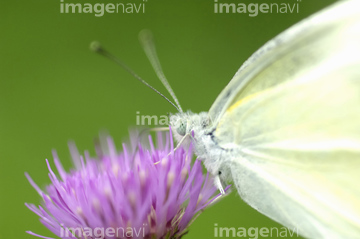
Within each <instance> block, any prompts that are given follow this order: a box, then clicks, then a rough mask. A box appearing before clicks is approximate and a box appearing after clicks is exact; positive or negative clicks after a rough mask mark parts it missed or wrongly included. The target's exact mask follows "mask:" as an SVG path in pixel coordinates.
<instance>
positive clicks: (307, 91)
mask: <svg viewBox="0 0 360 239" xmlns="http://www.w3.org/2000/svg"><path fill="white" fill-rule="evenodd" d="M359 4H360V2H359V1H356V0H354V1H343V2H340V3H337V4H336V5H334V6H332V7H331V8H329V9H327V10H326V11H323V12H321V13H320V14H318V15H315V16H314V17H312V18H310V20H308V21H307V22H305V23H302V24H303V25H302V26H300V28H301V29H306V31H304V30H297V29H295V30H294V29H290V30H288V31H287V34H290V33H289V32H297V33H298V34H299V35H296V36H294V35H293V34H290V35H288V36H291V37H290V38H287V37H285V38H286V39H287V40H286V41H285V42H281V43H278V44H275V46H274V47H273V48H270V49H269V50H266V51H265V52H263V53H262V54H260V55H258V56H256V57H255V58H253V59H252V60H251V62H250V63H251V64H248V65H247V66H246V67H245V68H241V69H240V70H239V72H238V73H237V75H235V78H234V80H232V82H230V83H229V86H228V87H227V88H229V87H230V89H227V88H225V90H224V91H223V93H222V95H220V96H219V98H218V99H217V100H216V101H215V106H213V107H212V110H213V111H212V113H214V112H218V113H219V114H220V117H219V119H218V120H217V122H218V123H217V124H216V130H215V132H214V136H215V137H214V138H215V140H216V141H217V143H218V144H219V146H220V147H222V148H223V149H228V150H231V153H230V154H231V158H232V159H231V161H230V164H231V167H230V168H231V172H232V178H233V180H234V183H235V185H236V187H237V189H238V192H239V194H240V195H241V197H242V198H243V199H244V200H245V201H246V202H247V203H249V204H250V205H251V206H252V207H254V208H255V209H257V210H258V211H260V212H261V213H263V214H265V215H267V216H269V217H270V218H272V219H274V220H276V221H278V222H280V223H282V224H283V225H285V226H288V227H292V228H294V227H295V228H297V229H298V230H299V232H300V233H301V234H302V235H304V236H306V237H310V238H359V237H360V187H359V186H358V184H359V182H360V44H359V43H360V5H359ZM309 22H310V23H311V24H310V23H309ZM304 24H305V25H309V24H310V25H311V26H312V27H305V28H303V26H304ZM310 25H309V26H310ZM297 27H298V26H297ZM295 28H296V27H295ZM280 38H281V37H280ZM289 39H291V40H289ZM275 41H276V39H275ZM231 85H233V87H231ZM235 86H236V87H235ZM231 88H232V89H231ZM234 89H237V92H236V94H235V93H230V95H232V96H231V97H225V96H226V95H227V93H226V92H227V90H234ZM230 98H231V99H230ZM221 102H222V103H221ZM217 104H218V105H222V106H223V107H225V110H219V109H220V108H218V107H219V106H218V105H217Z"/></svg>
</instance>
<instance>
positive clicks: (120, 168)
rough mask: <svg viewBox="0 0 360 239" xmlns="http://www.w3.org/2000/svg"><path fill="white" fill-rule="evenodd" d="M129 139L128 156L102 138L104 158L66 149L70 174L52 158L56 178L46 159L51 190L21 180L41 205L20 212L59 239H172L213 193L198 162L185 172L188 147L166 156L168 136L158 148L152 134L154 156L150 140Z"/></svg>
mask: <svg viewBox="0 0 360 239" xmlns="http://www.w3.org/2000/svg"><path fill="white" fill-rule="evenodd" d="M170 132H171V130H170ZM131 139H132V144H131V145H132V146H135V147H134V148H135V149H132V147H131V145H125V144H123V151H122V152H120V153H118V152H117V151H116V149H115V146H114V143H113V141H112V139H111V138H110V137H108V138H107V139H106V143H105V144H106V146H107V153H105V152H104V150H97V158H96V159H95V158H91V157H90V156H89V153H88V152H85V157H82V156H80V155H79V153H78V151H77V149H76V147H75V145H73V144H71V145H70V152H71V155H72V158H73V161H74V165H75V167H76V170H73V171H70V172H69V173H67V172H65V171H64V169H63V167H62V165H61V163H60V161H59V159H58V156H57V154H56V152H53V155H54V163H55V165H56V168H57V171H58V172H59V175H60V178H58V177H57V176H56V175H55V173H54V172H53V171H52V169H51V167H50V164H49V162H48V161H47V160H46V163H47V166H48V169H49V177H50V180H51V183H52V184H50V185H48V186H47V187H46V190H44V191H43V190H41V189H40V188H39V187H38V186H37V185H36V184H35V183H34V181H33V180H32V179H31V178H30V176H29V175H28V174H26V177H27V178H28V180H29V182H30V183H31V185H32V186H33V187H34V188H35V190H36V191H37V192H38V193H39V194H40V196H41V197H42V199H43V206H38V207H37V206H35V205H32V204H26V206H27V207H28V208H29V209H30V210H31V211H33V212H34V213H36V214H37V215H38V216H39V217H40V221H41V222H42V224H44V225H45V226H46V227H47V228H48V229H49V230H50V231H52V232H53V233H54V234H55V235H57V236H58V237H60V238H84V239H94V238H106V239H108V238H180V237H181V236H182V235H184V234H185V233H186V232H187V228H188V226H189V224H190V223H191V221H192V219H193V218H194V217H195V216H197V215H198V214H199V213H200V212H201V211H202V210H204V208H205V207H207V206H208V205H209V204H211V203H212V202H214V200H215V199H217V198H218V197H219V196H220V194H218V195H217V196H215V197H213V195H214V193H215V192H216V191H217V190H216V188H215V187H214V185H213V181H212V179H211V178H210V177H209V175H208V174H206V175H203V174H202V168H201V162H200V161H199V160H198V159H197V160H195V162H194V163H193V165H191V159H192V156H193V154H192V146H191V145H190V147H189V149H188V150H185V149H184V148H182V147H180V148H178V149H177V150H176V151H175V152H174V151H173V150H174V145H173V141H172V136H171V133H166V134H165V142H164V140H163V134H161V133H159V134H158V135H157V144H158V146H157V149H155V147H154V144H153V141H152V139H151V136H150V135H149V145H148V146H147V147H146V146H144V144H140V142H139V140H138V139H137V137H134V135H133V137H132V138H131ZM169 152H172V153H170V154H169ZM156 162H159V163H158V164H155V163H156ZM28 233H29V234H32V235H35V236H38V237H41V238H49V237H44V236H41V235H38V234H35V233H33V232H30V231H28Z"/></svg>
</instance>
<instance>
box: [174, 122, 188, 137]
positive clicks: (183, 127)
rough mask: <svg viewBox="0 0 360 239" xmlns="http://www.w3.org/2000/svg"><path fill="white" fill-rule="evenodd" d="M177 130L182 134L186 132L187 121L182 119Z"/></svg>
mask: <svg viewBox="0 0 360 239" xmlns="http://www.w3.org/2000/svg"><path fill="white" fill-rule="evenodd" d="M176 132H177V133H178V134H180V135H182V136H185V134H186V122H184V121H181V122H180V124H179V127H177V128H176Z"/></svg>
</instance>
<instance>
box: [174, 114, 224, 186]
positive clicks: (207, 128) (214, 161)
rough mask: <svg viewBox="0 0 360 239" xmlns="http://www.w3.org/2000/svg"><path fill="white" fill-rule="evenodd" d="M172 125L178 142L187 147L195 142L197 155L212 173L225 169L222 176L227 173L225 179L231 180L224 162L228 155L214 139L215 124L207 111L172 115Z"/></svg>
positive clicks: (217, 173) (216, 173)
mask: <svg viewBox="0 0 360 239" xmlns="http://www.w3.org/2000/svg"><path fill="white" fill-rule="evenodd" d="M170 125H171V127H172V133H173V135H174V137H175V139H176V141H177V142H178V143H179V142H181V144H182V145H183V146H185V147H187V146H188V145H189V144H190V142H193V143H194V148H195V153H196V155H197V156H198V157H199V158H200V159H201V160H202V161H203V162H204V165H205V167H206V169H207V170H208V171H209V172H210V173H211V174H212V175H219V172H220V171H223V173H222V178H223V177H224V176H225V175H227V176H226V178H223V181H228V180H229V178H228V177H229V176H230V174H228V173H226V172H225V171H227V170H226V169H225V168H224V162H225V161H226V159H227V158H228V157H227V156H226V151H225V150H224V149H222V148H221V147H220V146H219V145H218V143H217V142H216V141H215V139H214V136H213V131H214V129H213V125H212V123H211V120H210V118H209V115H208V113H207V112H201V113H199V114H195V113H192V112H191V111H188V112H185V113H177V114H174V115H171V117H170ZM192 135H193V136H192ZM184 137H186V138H185V139H184Z"/></svg>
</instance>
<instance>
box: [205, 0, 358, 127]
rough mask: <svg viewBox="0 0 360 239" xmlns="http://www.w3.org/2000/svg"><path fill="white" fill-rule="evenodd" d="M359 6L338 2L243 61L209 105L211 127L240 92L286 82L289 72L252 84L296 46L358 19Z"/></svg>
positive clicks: (276, 38) (252, 91)
mask: <svg viewBox="0 0 360 239" xmlns="http://www.w3.org/2000/svg"><path fill="white" fill-rule="evenodd" d="M359 6H360V2H359V1H358V0H352V1H339V2H338V3H336V4H334V5H332V6H330V7H329V8H327V9H324V10H322V11H320V12H319V13H318V14H315V15H313V16H310V17H309V18H307V19H304V20H303V21H301V22H299V23H297V24H295V25H294V26H293V27H291V28H289V29H287V30H286V31H284V32H282V33H281V34H279V35H278V36H276V37H275V38H273V39H272V40H270V41H269V42H267V43H266V44H265V45H264V46H262V47H261V48H260V49H259V50H257V51H256V52H255V53H254V54H253V55H252V56H251V57H250V58H249V59H248V60H247V61H245V62H244V64H243V65H242V66H241V67H240V68H239V70H238V71H237V72H236V74H235V75H234V77H233V78H232V80H231V81H230V82H229V83H228V85H227V86H226V87H225V88H224V89H223V90H222V92H221V93H220V94H219V96H218V97H217V98H216V100H215V102H214V103H213V104H212V106H211V108H210V110H209V116H210V118H211V120H212V122H213V124H214V125H216V124H217V123H218V121H219V120H220V118H221V117H222V115H223V114H224V113H225V111H226V109H227V108H228V107H229V106H230V105H231V104H232V103H233V102H234V98H235V97H237V96H238V92H239V91H240V90H241V91H242V94H241V97H245V96H246V95H249V94H252V93H255V92H259V91H261V90H263V89H266V88H268V87H270V86H274V85H277V84H280V83H282V81H286V80H288V76H287V74H288V73H289V72H291V71H290V70H288V71H286V72H282V71H280V72H277V73H278V74H279V75H278V76H277V77H276V78H277V79H276V80H272V81H264V80H262V81H261V82H256V83H255V84H254V83H253V82H254V81H255V80H254V78H255V77H256V75H257V74H258V73H259V72H261V71H262V70H263V69H264V68H266V67H268V66H269V65H272V64H273V63H274V61H276V60H277V59H278V58H279V57H281V56H282V55H283V54H287V52H288V51H291V50H293V49H294V48H296V47H297V46H298V45H299V44H304V43H305V44H307V43H308V42H311V41H312V40H313V39H314V38H319V37H322V34H323V33H324V32H326V31H328V30H329V28H333V27H334V26H336V25H337V26H339V24H346V22H347V21H349V18H350V17H351V16H352V17H357V16H356V15H358V14H359ZM330 50H331V49H330ZM257 78H259V77H257ZM250 81H251V82H250ZM249 82H250V83H249ZM250 84H251V85H250ZM253 85H255V86H253ZM245 88H246V89H245Z"/></svg>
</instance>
